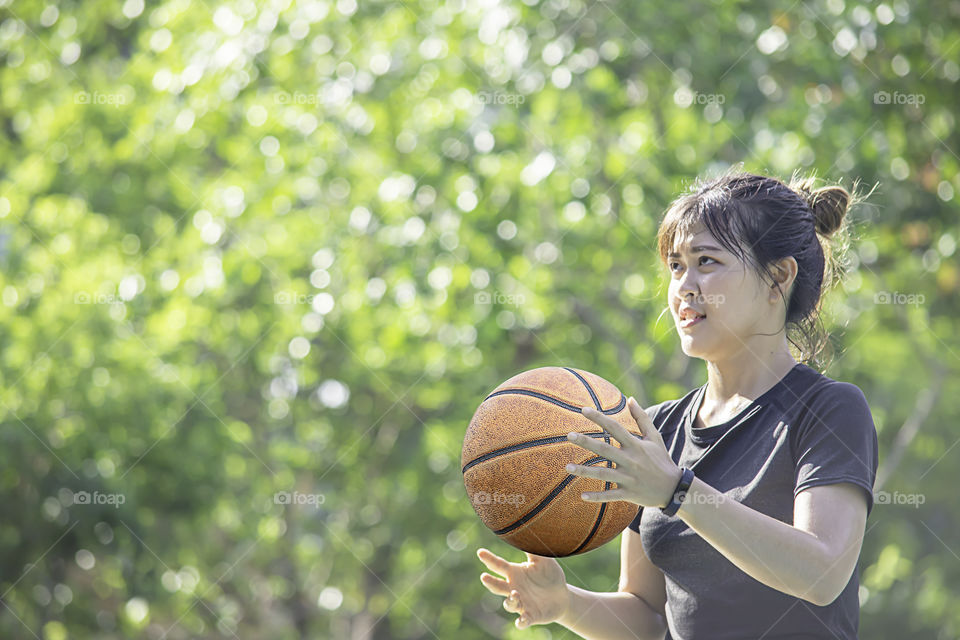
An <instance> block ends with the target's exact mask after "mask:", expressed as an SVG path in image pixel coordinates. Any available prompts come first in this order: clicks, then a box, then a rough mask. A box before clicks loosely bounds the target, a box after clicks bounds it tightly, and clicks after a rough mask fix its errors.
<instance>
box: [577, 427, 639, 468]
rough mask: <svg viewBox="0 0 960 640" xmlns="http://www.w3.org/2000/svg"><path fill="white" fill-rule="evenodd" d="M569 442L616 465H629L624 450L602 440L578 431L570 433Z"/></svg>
mask: <svg viewBox="0 0 960 640" xmlns="http://www.w3.org/2000/svg"><path fill="white" fill-rule="evenodd" d="M567 440H569V441H570V442H572V443H573V444H575V445H577V446H578V447H583V448H584V449H586V450H587V451H592V452H594V453H595V454H597V455H598V456H602V457H604V458H606V459H607V460H612V461H613V462H614V463H616V464H626V463H627V456H626V454H625V453H624V452H623V450H622V449H620V448H619V447H615V446H613V445H612V444H607V443H606V442H603V441H602V440H596V439H594V438H590V437H588V436H585V435H583V434H582V433H577V432H576V431H571V432H570V433H568V434H567Z"/></svg>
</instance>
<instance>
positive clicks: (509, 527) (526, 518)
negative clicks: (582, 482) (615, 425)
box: [494, 456, 606, 536]
mask: <svg viewBox="0 0 960 640" xmlns="http://www.w3.org/2000/svg"><path fill="white" fill-rule="evenodd" d="M605 460H606V458H604V457H602V456H597V457H595V458H590V459H589V460H587V461H586V462H584V463H583V464H584V465H585V466H589V465H592V464H594V463H596V462H603V461H605ZM576 478H577V476H575V475H573V474H572V473H571V474H568V475H567V477H566V478H564V479H563V480H562V481H561V482H560V484H558V485H557V486H555V487H554V488H553V491H551V492H550V493H548V494H547V497H546V498H544V499H543V500H541V501H540V503H539V504H537V506H535V507H534V508H533V509H531V510H530V511H528V512H527V513H526V514H525V515H523V516H522V517H521V518H520V519H519V520H517V521H516V522H514V523H513V524H510V525H507V526H506V527H503V528H502V529H497V530H495V531H494V533H495V534H497V535H498V536H500V535H503V534H505V533H510V532H511V531H513V530H514V529H516V528H518V527H520V526H522V525H524V524H526V523H527V522H529V521H530V520H531V519H532V518H533V516H535V515H537V514H538V513H540V512H541V511H543V510H544V509H545V508H546V507H547V505H548V504H550V503H551V502H552V501H553V499H554V498H556V497H557V496H558V495H560V492H561V491H563V489H564V487H566V486H567V485H568V484H570V483H571V482H573V481H574V480H575V479H576Z"/></svg>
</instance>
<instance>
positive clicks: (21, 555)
mask: <svg viewBox="0 0 960 640" xmlns="http://www.w3.org/2000/svg"><path fill="white" fill-rule="evenodd" d="M958 13H960V9H958V5H957V3H955V2H954V3H951V2H933V3H926V4H922V5H915V4H908V3H907V2H905V1H904V0H897V1H896V2H892V3H881V4H856V3H845V2H844V1H843V0H815V1H813V2H809V3H790V2H788V3H776V6H773V7H767V6H759V5H750V4H747V3H720V2H706V1H703V0H701V1H697V2H693V3H684V4H680V3H655V2H651V1H649V0H639V1H637V2H631V3H620V4H608V3H584V2H582V1H581V0H546V1H541V2H538V1H537V0H525V1H524V2H512V3H466V2H463V1H462V0H460V1H457V0H451V1H450V2H437V1H435V0H425V1H424V2H420V3H417V4H413V3H406V2H402V1H401V2H397V3H391V2H365V3H362V4H360V3H357V2H356V1H355V0H338V1H337V2H335V3H334V2H327V1H323V0H318V1H306V0H304V1H300V0H297V1H296V2H291V1H290V0H266V1H265V2H262V3H254V2H252V1H251V0H236V1H232V2H227V3H223V4H217V5H214V4H211V3H206V2H192V3H191V2H188V1H186V0H167V1H165V2H158V3H149V6H147V4H145V3H144V2H143V0H125V2H123V3H116V2H101V1H95V0H94V1H90V2H84V3H76V2H70V3H50V4H48V3H46V2H34V1H32V0H21V1H18V2H11V1H10V0H0V61H2V64H0V125H2V126H0V232H2V238H3V240H2V243H0V259H2V261H3V267H4V268H3V270H2V274H0V278H2V280H3V281H2V282H0V297H2V303H3V304H2V305H0V327H2V331H0V347H2V348H0V379H2V386H0V410H2V415H3V427H4V428H3V430H2V437H3V446H2V448H0V461H2V464H0V498H2V505H3V514H4V517H3V518H2V519H0V604H2V605H3V607H2V608H0V635H2V636H3V637H10V638H21V637H24V638H26V637H37V638H49V639H51V640H60V639H62V638H68V637H76V638H86V637H96V638H123V637H148V638H169V639H171V640H174V639H178V638H188V637H239V638H273V639H284V638H307V637H311V638H313V637H331V638H358V639H359V638H448V637H451V636H452V635H453V634H454V633H456V634H457V637H458V638H461V639H462V640H469V639H471V638H490V637H520V636H521V635H522V636H523V637H527V638H549V637H562V638H566V637H571V636H570V634H567V633H566V632H565V631H564V630H562V629H560V628H558V627H549V628H537V629H533V630H529V631H527V632H524V633H522V634H521V633H519V632H517V631H515V630H514V629H513V627H512V626H511V620H510V619H509V618H510V617H509V616H507V615H505V614H504V613H503V612H502V610H501V609H500V608H499V601H498V599H496V598H494V597H492V596H490V595H488V594H487V593H486V591H485V590H484V589H483V587H482V586H481V585H480V583H479V580H478V576H479V573H480V571H481V566H480V564H479V563H478V562H477V561H476V559H475V557H474V555H473V550H474V549H475V548H476V547H477V546H479V545H481V544H484V545H496V544H497V543H496V542H495V541H494V540H493V537H492V535H491V534H490V533H489V532H487V531H486V530H485V528H484V527H483V526H482V524H481V523H480V522H479V520H478V519H477V518H476V516H475V515H474V513H473V511H472V509H471V508H470V506H469V504H468V502H467V500H466V498H465V496H464V491H463V488H462V481H461V476H460V472H459V468H458V467H459V448H460V441H461V438H462V435H463V430H464V429H465V427H466V424H467V422H468V420H469V418H470V416H471V415H472V413H473V410H474V409H475V407H476V405H477V404H478V402H479V400H480V399H481V398H482V397H483V395H484V394H485V393H486V392H488V391H489V390H490V389H491V388H493V387H494V386H496V385H497V384H498V383H499V382H501V381H502V380H504V379H506V378H507V377H509V376H510V375H513V374H514V373H517V372H518V371H521V370H523V369H527V368H532V367H535V366H542V365H547V364H561V363H562V364H568V365H574V366H578V367H581V368H585V369H589V370H592V371H595V372H596V373H598V374H599V375H602V376H604V377H606V378H607V379H609V380H611V381H614V382H616V383H617V384H618V385H620V386H621V388H622V389H623V390H624V391H625V392H627V393H631V394H634V395H636V396H637V398H638V400H641V401H642V402H643V403H645V404H651V403H654V402H660V401H662V400H666V399H670V398H676V397H679V396H680V395H682V394H683V393H684V392H685V391H686V390H688V389H690V388H692V387H694V386H697V385H699V384H702V382H703V381H704V379H705V377H704V374H703V372H702V371H703V370H702V367H700V365H699V363H697V362H694V361H691V360H690V359H688V358H686V357H685V356H684V355H683V353H682V352H680V350H679V348H678V345H677V342H676V340H675V338H674V335H675V331H674V329H673V327H672V326H671V325H670V323H669V321H667V320H665V319H664V318H662V317H661V315H660V314H661V311H662V309H663V306H664V300H665V288H664V287H663V280H662V270H661V268H660V266H659V265H658V264H657V260H656V255H655V252H654V247H653V245H654V239H655V234H656V229H657V224H658V222H659V218H660V215H661V213H662V211H663V210H664V208H665V207H666V205H667V204H668V203H669V202H670V200H672V199H673V197H674V196H675V195H676V194H677V193H678V192H679V191H680V190H681V189H683V188H684V187H685V186H686V185H687V184H689V182H690V181H691V180H692V178H693V177H694V176H696V175H698V174H701V173H704V172H709V171H716V170H718V169H720V168H725V167H727V166H729V165H731V164H736V163H744V167H745V168H746V169H748V170H753V171H759V172H772V173H775V174H779V175H782V176H784V177H789V175H790V173H791V172H792V171H793V170H795V169H800V170H803V171H808V172H809V171H816V172H817V173H818V175H820V176H823V177H825V178H827V179H830V180H842V181H843V182H844V183H845V184H846V185H847V186H850V185H851V184H852V182H853V180H855V179H859V180H860V181H861V182H862V183H863V184H865V185H873V184H875V183H879V185H880V187H879V189H878V190H877V191H876V192H875V193H874V194H873V196H872V197H871V198H870V201H869V203H868V204H867V205H865V206H862V207H860V208H859V209H857V210H855V211H854V212H853V213H852V214H851V215H852V216H853V218H854V220H855V222H856V228H855V242H854V246H853V247H852V250H851V252H850V253H849V257H850V265H849V267H850V269H849V274H848V277H847V279H846V281H845V284H844V285H843V286H842V288H841V289H838V290H837V291H834V292H833V293H832V294H831V295H830V296H829V298H828V301H827V305H826V309H825V317H824V320H825V323H826V325H827V328H828V329H831V330H832V331H833V333H834V342H835V348H836V356H835V358H834V360H833V361H832V362H831V363H830V365H829V368H828V369H827V370H826V371H825V372H826V373H827V374H828V375H830V376H831V377H834V378H837V379H842V380H847V381H850V382H854V383H855V384H857V385H858V386H860V387H861V388H862V389H863V390H864V392H865V393H866V395H867V398H868V399H869V400H870V402H871V407H872V409H873V412H874V417H875V421H876V423H877V428H878V430H879V433H880V438H881V461H882V464H883V467H882V469H881V474H880V480H879V481H878V487H877V489H878V491H879V490H883V491H886V492H887V494H888V498H889V501H888V503H887V504H883V505H878V507H879V508H877V509H876V510H875V511H874V512H873V514H871V518H870V520H869V521H868V531H867V535H866V539H865V544H864V549H863V553H862V556H861V578H862V580H861V582H862V588H861V600H862V606H863V613H862V617H861V629H862V635H863V637H866V638H873V637H937V638H953V637H957V636H958V635H960V613H958V612H960V606H958V605H960V595H958V594H960V589H958V585H960V558H958V552H960V549H958V548H957V545H956V536H954V535H952V534H951V532H953V531H954V530H955V529H956V525H957V519H958V515H960V513H958V508H957V507H956V505H955V500H953V499H952V493H951V490H950V487H951V486H952V485H951V482H952V480H953V475H954V473H953V471H954V470H955V469H956V465H957V459H958V456H960V447H957V446H956V445H957V444H958V442H960V441H958V440H957V434H956V430H955V429H954V428H953V425H952V422H951V418H953V417H955V416H956V414H957V410H958V405H957V400H956V399H957V398H958V397H960V388H958V381H960V375H958V373H960V371H958V369H960V343H958V341H957V339H956V336H957V335H958V322H957V317H958V311H960V309H958V304H957V299H958V298H957V295H956V294H957V289H958V284H960V275H958V268H957V264H956V259H955V257H954V254H955V252H956V242H957V236H958V229H957V219H958V218H957V212H958V211H957V199H956V197H955V191H956V190H957V189H960V178H958V161H960V157H958V155H957V154H958V151H960V140H958V135H957V132H956V123H955V115H954V113H955V105H956V104H957V98H958V95H957V89H956V87H957V80H958V78H960V66H958V63H957V60H958V58H957V51H958V50H960V49H958V48H957V47H958V41H960V29H958V27H957V25H958V24H960V22H958V20H957V18H958ZM918 493H919V495H921V496H923V503H922V504H915V503H916V502H917V500H914V503H904V502H902V501H900V502H898V500H900V499H899V498H897V496H898V495H899V496H903V495H916V494H918ZM501 551H503V549H501ZM506 551H509V550H506ZM618 562H619V561H618V555H617V545H616V544H615V543H612V544H610V545H608V546H606V547H604V548H603V549H600V550H598V551H595V552H593V553H590V554H588V555H586V556H583V557H578V558H574V559H570V560H568V561H565V562H564V567H565V569H566V571H567V575H568V577H569V578H570V579H571V580H572V581H574V582H575V583H576V584H579V585H582V586H584V587H587V588H591V589H598V590H612V589H615V588H616V582H617V571H618Z"/></svg>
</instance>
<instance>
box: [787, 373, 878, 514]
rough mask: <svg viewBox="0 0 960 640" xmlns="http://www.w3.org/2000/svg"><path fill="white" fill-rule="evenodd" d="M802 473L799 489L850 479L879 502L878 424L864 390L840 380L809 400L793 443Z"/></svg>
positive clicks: (869, 503)
mask: <svg viewBox="0 0 960 640" xmlns="http://www.w3.org/2000/svg"><path fill="white" fill-rule="evenodd" d="M793 451H794V459H795V461H796V477H795V484H794V491H793V495H794V496H796V495H797V494H798V493H800V492H801V491H803V490H804V489H807V488H809V487H816V486H820V485H827V484H835V483H839V482H850V483H853V484H855V485H857V486H859V487H862V488H863V490H864V491H865V492H866V498H867V515H870V510H871V509H872V508H873V483H874V480H875V479H876V475H877V463H878V457H879V454H878V447H877V430H876V427H875V426H874V423H873V416H872V414H871V413H870V407H869V405H868V404H867V399H866V397H864V395H863V392H862V391H861V390H860V388H859V387H857V386H856V385H853V384H850V383H848V382H837V381H834V383H833V384H831V385H829V386H828V387H826V388H825V389H823V390H822V391H821V392H820V393H818V394H816V395H815V396H814V397H813V399H812V400H811V401H810V402H809V403H808V411H806V412H804V414H803V418H802V419H801V421H800V423H799V425H798V429H797V432H796V435H795V440H794V443H793Z"/></svg>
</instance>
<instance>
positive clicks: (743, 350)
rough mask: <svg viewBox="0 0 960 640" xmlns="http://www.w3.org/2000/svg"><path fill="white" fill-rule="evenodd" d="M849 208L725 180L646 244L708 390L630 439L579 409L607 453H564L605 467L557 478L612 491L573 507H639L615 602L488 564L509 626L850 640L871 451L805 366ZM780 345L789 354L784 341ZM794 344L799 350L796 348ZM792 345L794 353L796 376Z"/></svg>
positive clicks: (812, 354)
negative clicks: (618, 503) (589, 481)
mask: <svg viewBox="0 0 960 640" xmlns="http://www.w3.org/2000/svg"><path fill="white" fill-rule="evenodd" d="M850 201H851V196H850V194H849V193H848V192H847V191H846V190H845V189H843V188H841V187H825V188H821V189H816V190H814V189H813V180H812V179H810V178H808V179H804V180H799V181H798V180H796V179H794V181H793V182H791V184H790V185H789V186H788V185H786V184H784V183H783V182H781V181H779V180H777V179H774V178H770V177H765V176H758V175H753V174H748V173H727V174H725V175H723V176H721V177H719V178H717V179H714V180H712V181H710V182H708V183H706V184H702V185H698V186H697V187H695V188H694V190H693V191H692V192H691V193H689V194H686V195H684V196H681V197H680V198H678V199H677V200H676V201H675V202H674V203H673V204H672V205H671V206H670V208H669V209H668V211H667V213H666V215H665V217H664V220H663V222H662V223H661V226H660V230H659V233H658V248H659V253H660V257H661V259H662V261H663V262H664V264H665V265H666V267H667V268H668V270H669V271H670V286H669V291H668V303H669V309H670V311H671V312H672V315H673V319H674V322H675V324H676V326H677V331H678V333H679V335H680V341H681V345H682V348H683V351H684V353H686V354H687V355H689V356H692V357H696V358H702V359H703V360H705V361H706V364H707V383H706V384H705V385H704V386H702V387H699V388H697V389H694V390H692V391H690V392H689V393H687V394H686V395H685V396H684V397H683V398H680V399H678V400H669V401H666V402H663V403H660V404H658V405H655V406H652V407H649V408H647V409H646V410H645V411H644V410H643V409H641V408H640V407H639V405H638V404H637V403H636V401H635V400H633V398H631V399H630V402H629V403H628V405H629V407H630V411H631V413H632V415H633V417H634V418H635V419H636V421H637V425H638V426H639V429H640V432H641V433H642V434H643V437H642V438H636V437H633V436H630V435H629V433H628V432H627V431H626V430H625V429H623V428H622V427H621V426H620V425H618V424H617V423H616V422H615V421H614V420H612V419H610V418H609V417H607V416H603V415H602V414H598V413H597V412H595V411H593V410H592V409H590V408H588V407H584V408H583V409H582V412H583V414H584V415H585V416H587V417H588V418H590V419H591V420H593V421H594V422H596V423H597V424H599V425H600V426H602V427H604V428H605V429H606V430H607V431H609V432H610V433H611V435H612V436H614V437H615V438H616V439H617V440H618V441H619V442H620V443H621V446H622V448H616V447H613V446H612V445H607V444H605V443H603V442H599V441H597V440H592V439H589V438H583V437H578V436H577V435H576V434H571V435H570V440H571V441H573V442H575V443H576V444H578V445H580V446H582V447H584V448H585V449H589V450H590V451H593V452H595V453H597V454H599V455H603V456H605V457H607V458H609V459H611V460H613V461H614V462H615V463H616V468H615V469H607V468H601V467H584V466H577V465H570V466H569V467H568V470H569V471H570V473H573V474H575V475H579V476H585V477H590V478H599V479H602V480H609V481H612V482H615V483H616V488H614V489H611V490H609V491H605V492H599V493H593V494H584V496H583V497H584V499H585V500H590V501H606V500H627V501H630V502H634V503H636V504H637V505H638V506H639V509H638V513H637V517H636V519H635V520H634V521H633V523H631V525H630V526H629V527H628V529H626V530H625V531H624V534H623V536H622V542H621V553H620V558H621V570H620V584H619V590H618V591H616V592H613V593H594V592H590V591H586V590H583V589H580V588H577V587H574V586H571V585H568V584H566V580H565V577H564V573H563V570H562V569H561V568H560V565H559V564H558V563H557V561H556V560H553V559H551V558H544V557H539V556H532V555H530V554H528V561H527V562H524V563H511V562H507V561H506V560H505V559H503V558H500V557H498V556H496V555H494V554H493V553H491V552H489V551H487V550H486V549H481V550H480V551H479V552H478V555H479V557H480V559H481V560H482V561H483V562H484V564H486V566H487V567H488V568H489V569H490V570H491V571H493V572H495V573H497V574H499V575H500V576H502V577H496V576H493V575H490V574H486V573H484V574H483V575H482V576H481V582H482V583H483V584H484V586H486V587H487V589H489V590H490V591H492V592H493V593H495V594H498V595H501V596H504V597H505V600H504V607H505V608H506V609H507V610H508V611H511V612H516V613H518V614H519V617H518V618H517V620H516V625H517V626H518V627H519V628H524V627H527V626H529V625H532V624H545V623H549V622H558V623H560V624H561V625H563V626H565V627H567V628H569V629H571V630H573V631H575V632H576V633H578V634H579V635H581V636H583V637H584V638H591V639H593V638H597V639H599V638H604V639H606V638H657V639H658V640H660V639H662V638H666V639H667V640H694V639H700V638H710V639H711V640H713V639H724V638H738V639H742V638H825V639H826V638H829V639H836V638H840V639H844V640H846V639H850V638H856V637H857V626H858V621H859V602H858V594H857V592H858V586H859V585H858V578H857V574H856V565H857V559H858V557H859V554H860V547H861V543H862V540H863V535H864V529H865V523H866V518H867V516H868V515H869V512H870V510H871V508H872V506H873V482H874V477H875V474H876V469H877V458H878V451H877V435H876V430H875V428H874V424H873V419H872V416H871V414H870V409H869V407H868V405H867V402H866V399H865V398H864V395H863V393H862V392H861V391H860V389H859V388H858V387H856V386H855V385H853V384H849V383H846V382H838V381H835V380H832V379H830V378H828V377H826V376H824V375H822V374H820V373H819V372H818V371H816V370H815V369H813V368H811V367H810V366H808V365H807V364H806V362H816V360H815V358H816V356H817V355H818V353H819V352H820V350H821V348H822V346H823V344H824V343H825V339H824V337H823V336H822V335H820V334H818V332H817V331H816V321H817V314H818V311H819V307H820V297H821V290H822V288H823V284H824V280H825V275H826V276H827V283H828V284H829V281H830V280H831V279H832V274H833V273H835V270H834V269H832V268H831V264H830V263H831V258H832V256H831V253H830V251H829V248H830V243H829V242H828V241H827V239H828V238H829V237H830V236H831V235H833V234H834V233H835V232H836V231H838V230H839V229H840V228H841V227H842V226H843V221H844V214H845V213H846V210H847V207H848V205H849V204H850ZM788 329H789V330H790V336H788V335H787V330H788ZM795 337H798V338H799V339H800V340H801V342H802V343H803V344H799V345H798V344H797V342H796V341H795V340H794V338H795ZM788 342H789V343H791V344H793V345H794V346H795V347H797V350H798V352H799V355H800V356H801V360H802V362H798V361H797V360H796V359H795V358H794V356H793V355H792V352H791V350H790V346H789V344H788Z"/></svg>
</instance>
